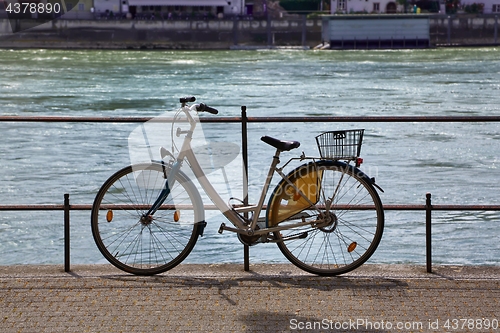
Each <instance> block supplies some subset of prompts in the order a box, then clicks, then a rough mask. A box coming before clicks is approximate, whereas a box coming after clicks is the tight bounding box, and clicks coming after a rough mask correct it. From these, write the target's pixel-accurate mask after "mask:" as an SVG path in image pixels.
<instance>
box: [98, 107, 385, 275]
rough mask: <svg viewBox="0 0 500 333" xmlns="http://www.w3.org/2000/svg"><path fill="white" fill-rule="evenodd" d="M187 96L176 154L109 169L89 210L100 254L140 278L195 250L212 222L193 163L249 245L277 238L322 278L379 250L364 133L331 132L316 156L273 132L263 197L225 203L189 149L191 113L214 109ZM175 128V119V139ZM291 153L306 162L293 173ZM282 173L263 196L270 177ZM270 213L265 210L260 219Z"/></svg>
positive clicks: (293, 258) (378, 210)
mask: <svg viewBox="0 0 500 333" xmlns="http://www.w3.org/2000/svg"><path fill="white" fill-rule="evenodd" d="M194 101H195V98H194V97H186V98H181V99H180V103H181V108H180V109H179V110H178V113H177V114H184V115H185V117H186V118H187V121H188V123H189V124H188V125H189V129H188V130H186V131H182V130H181V129H180V128H178V129H177V132H176V135H177V136H178V137H179V136H181V135H184V138H183V143H182V148H181V149H180V150H179V151H178V153H177V156H174V152H170V151H168V150H167V149H165V148H164V147H162V148H161V149H160V150H161V160H158V161H155V160H152V161H150V162H147V163H140V164H134V165H130V166H127V167H125V168H123V169H121V170H119V171H117V172H116V173H115V174H113V175H112V176H111V177H110V178H109V179H108V180H107V181H106V182H105V183H104V184H103V185H102V187H101V188H100V190H99V192H98V193H97V195H96V197H95V200H94V203H93V207H92V214H91V224H92V234H93V237H94V240H95V242H96V244H97V247H98V248H99V250H100V252H101V253H102V254H103V256H104V257H105V258H106V259H107V260H108V261H109V262H110V263H111V264H113V265H114V266H116V267H117V268H119V269H121V270H123V271H126V272H129V273H132V274H137V275H154V274H159V273H162V272H165V271H167V270H169V269H172V268H173V267H175V266H176V265H178V264H179V263H181V262H182V261H183V260H184V259H185V258H186V257H187V256H188V254H189V253H190V252H191V250H192V249H193V247H194V245H195V244H196V242H197V240H198V238H199V237H201V236H203V231H204V228H205V226H206V224H207V223H206V222H205V215H204V214H205V211H204V203H203V200H202V198H201V196H200V193H199V191H198V189H197V188H196V186H195V185H194V183H193V181H192V180H191V179H189V178H188V176H187V175H186V174H185V173H184V172H183V171H182V170H181V166H182V165H183V164H184V163H186V162H187V164H188V166H189V167H190V169H191V170H192V172H193V174H194V175H195V176H196V178H197V179H198V182H199V184H200V185H201V187H202V189H203V190H204V192H205V193H206V194H207V196H208V197H209V198H210V199H211V201H212V202H213V203H214V205H215V206H216V207H217V209H218V210H220V211H221V212H222V213H223V215H224V216H225V217H226V218H227V220H229V221H230V222H231V223H232V224H233V226H227V225H226V224H225V223H222V224H221V226H220V228H219V233H223V232H224V231H230V232H235V233H237V235H238V239H239V240H240V241H241V242H242V243H243V244H246V245H254V244H257V243H269V242H272V243H276V244H277V246H278V247H279V249H280V250H281V252H282V253H283V255H284V256H285V257H286V258H287V259H288V260H289V261H290V262H291V263H293V264H294V265H296V266H297V267H299V268H301V269H303V270H305V271H307V272H310V273H313V274H317V275H321V276H333V275H338V274H343V273H347V272H349V271H351V270H353V269H355V268H357V267H359V266H360V265H362V264H363V263H364V262H366V261H367V260H368V259H369V258H370V257H371V255H372V254H373V253H374V252H375V250H376V248H377V246H378V244H379V242H380V240H381V238H382V233H383V228H384V210H383V206H382V202H381V200H380V197H379V195H378V193H377V190H376V188H377V189H379V190H382V189H381V188H380V187H379V186H378V185H377V184H375V179H374V178H370V177H369V176H367V175H366V174H365V173H363V172H362V171H361V170H360V169H359V167H360V164H361V163H362V159H361V158H360V157H359V155H360V150H361V144H362V139H363V133H364V130H345V131H329V132H325V133H322V134H320V135H318V136H317V137H316V142H317V145H318V147H319V150H320V157H306V156H305V154H304V153H302V155H301V156H300V157H298V158H291V159H290V160H289V161H288V162H286V163H285V164H284V165H283V166H281V167H278V165H279V164H280V163H281V162H280V159H279V156H280V153H281V152H283V151H290V150H293V149H296V148H298V147H299V146H300V143H299V142H298V141H282V140H278V139H275V138H272V137H269V136H264V137H262V138H261V140H262V141H263V142H265V143H267V144H269V145H271V146H272V147H274V148H275V149H276V152H275V154H274V156H273V160H272V163H271V166H270V168H269V171H268V173H267V177H266V179H265V182H264V185H263V187H262V192H261V195H260V198H259V200H258V203H257V204H256V205H244V204H242V203H243V202H242V201H240V202H239V203H238V204H233V203H231V202H228V203H226V202H224V200H223V199H222V198H221V197H220V195H219V194H218V193H217V192H216V191H215V189H214V188H213V186H212V184H211V183H210V182H209V181H208V179H207V178H206V177H205V174H204V171H203V170H202V168H201V167H200V164H199V162H198V160H197V159H196V156H195V154H194V152H193V150H192V147H191V145H190V144H191V139H192V135H193V132H194V130H195V128H196V125H197V121H196V120H195V119H194V118H193V116H192V115H191V113H192V112H209V113H212V114H217V113H218V111H217V110H216V109H214V108H211V107H209V106H207V105H206V104H203V103H201V104H190V103H193V102H194ZM173 133H174V129H173V126H172V136H173ZM295 160H300V161H304V160H308V162H306V163H303V164H302V165H300V166H298V167H296V168H295V169H293V170H292V171H291V172H289V173H288V174H285V173H284V172H283V168H285V167H286V166H287V165H288V164H289V163H291V162H292V161H295ZM275 173H277V174H278V175H279V176H280V177H281V180H280V181H279V182H278V184H277V186H276V187H275V189H274V190H273V191H272V193H271V195H270V197H269V200H268V204H267V209H264V208H265V207H264V202H265V199H266V196H267V193H268V191H269V187H270V183H271V180H272V178H273V176H274V174H275ZM263 211H265V216H262V217H261V216H260V215H261V212H263Z"/></svg>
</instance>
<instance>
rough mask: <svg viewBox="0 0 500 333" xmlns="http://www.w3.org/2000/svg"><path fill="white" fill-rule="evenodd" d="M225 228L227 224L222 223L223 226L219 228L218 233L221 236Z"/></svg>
mask: <svg viewBox="0 0 500 333" xmlns="http://www.w3.org/2000/svg"><path fill="white" fill-rule="evenodd" d="M225 227H226V224H225V223H222V224H221V225H220V227H219V231H218V233H219V234H222V232H223V231H224V228H225Z"/></svg>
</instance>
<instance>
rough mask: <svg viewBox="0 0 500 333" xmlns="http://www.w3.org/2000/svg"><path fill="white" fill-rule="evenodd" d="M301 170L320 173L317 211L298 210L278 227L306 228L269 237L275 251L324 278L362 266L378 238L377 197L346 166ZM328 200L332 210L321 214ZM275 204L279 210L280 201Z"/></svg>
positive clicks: (364, 179)
mask: <svg viewBox="0 0 500 333" xmlns="http://www.w3.org/2000/svg"><path fill="white" fill-rule="evenodd" d="M302 168H309V170H311V168H313V169H314V170H316V171H320V172H319V174H320V175H321V176H320V180H321V183H320V186H319V192H318V202H317V203H316V205H315V207H316V209H306V210H303V211H302V212H300V213H299V214H295V215H294V216H292V217H290V218H289V219H287V220H285V221H283V222H281V223H280V226H283V225H286V224H292V223H297V222H303V221H310V222H311V224H309V225H306V226H302V227H296V228H292V229H287V230H284V231H281V232H277V233H274V237H275V239H276V240H277V241H278V247H279V248H280V250H281V252H282V253H283V255H284V256H285V257H286V258H287V259H288V260H290V262H292V263H293V264H294V265H296V266H298V267H300V268H301V269H303V270H305V271H307V272H310V273H313V274H318V275H324V276H333V275H338V274H343V273H347V272H349V271H351V270H353V269H355V268H357V267H359V266H360V265H362V264H363V263H364V262H366V261H367V260H368V259H369V258H370V257H371V255H372V254H373V253H374V252H375V250H376V249H377V246H378V244H379V242H380V240H381V238H382V233H383V228H384V212H383V208H382V203H381V201H380V198H379V196H378V194H377V192H376V190H375V189H374V187H373V186H372V185H371V181H370V180H369V179H368V178H367V177H366V176H365V175H364V174H362V173H361V172H360V171H359V170H358V169H356V168H354V167H352V166H350V165H348V164H345V163H342V162H326V161H325V162H320V163H316V164H315V163H310V164H307V165H305V166H302ZM299 172H301V173H299V174H307V172H308V171H307V170H299ZM328 201H331V206H330V209H329V211H328V212H326V210H325V207H327V203H328ZM274 202H275V205H278V204H280V202H282V198H280V200H275V201H274ZM273 209H276V207H275V208H273Z"/></svg>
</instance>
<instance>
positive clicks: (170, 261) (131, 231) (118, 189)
mask: <svg viewBox="0 0 500 333" xmlns="http://www.w3.org/2000/svg"><path fill="white" fill-rule="evenodd" d="M165 182H166V179H165V178H164V170H163V169H162V166H161V165H159V164H138V165H133V166H128V167H126V168H124V169H122V170H120V171H118V172H116V173H115V174H114V175H113V176H111V177H110V178H109V179H108V180H107V181H106V182H105V183H104V184H103V186H102V187H101V189H100V190H99V192H98V194H97V196H96V198H95V201H94V204H93V207H92V217H91V223H92V234H93V236H94V240H95V242H96V245H97V247H98V248H99V250H100V251H101V253H102V254H103V255H104V257H105V258H106V259H107V260H108V261H109V262H110V263H111V264H113V265H114V266H116V267H118V268H119V269H121V270H124V271H126V272H129V273H133V274H137V275H153V274H158V273H161V272H164V271H166V270H169V269H171V268H173V267H175V266H176V265H178V264H179V263H180V262H181V261H182V260H184V259H185V258H186V257H187V255H188V254H189V253H190V252H191V250H192V249H193V247H194V245H195V244H196V241H197V238H198V224H197V223H195V222H197V221H199V218H200V217H199V216H197V215H199V214H197V213H196V211H197V210H196V209H193V196H194V195H196V194H195V193H194V191H196V188H194V186H193V185H192V183H191V182H189V181H188V179H187V177H185V176H184V175H183V174H182V173H179V174H178V175H177V177H176V182H175V184H174V186H173V188H172V189H171V192H170V195H169V196H168V198H167V199H166V200H165V202H164V203H163V205H162V207H161V208H160V209H159V210H158V211H157V212H155V213H154V215H153V216H146V212H147V211H148V209H149V208H150V207H151V206H152V204H153V203H154V202H155V200H156V199H157V198H158V195H159V193H160V192H161V190H162V189H163V188H165Z"/></svg>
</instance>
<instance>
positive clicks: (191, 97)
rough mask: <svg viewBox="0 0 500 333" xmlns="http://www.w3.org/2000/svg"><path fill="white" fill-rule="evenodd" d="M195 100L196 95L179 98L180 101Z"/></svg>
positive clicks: (189, 101) (190, 101) (188, 101)
mask: <svg viewBox="0 0 500 333" xmlns="http://www.w3.org/2000/svg"><path fill="white" fill-rule="evenodd" d="M194 101H196V97H194V96H189V97H181V98H180V99H179V102H181V103H192V102H194Z"/></svg>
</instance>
